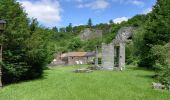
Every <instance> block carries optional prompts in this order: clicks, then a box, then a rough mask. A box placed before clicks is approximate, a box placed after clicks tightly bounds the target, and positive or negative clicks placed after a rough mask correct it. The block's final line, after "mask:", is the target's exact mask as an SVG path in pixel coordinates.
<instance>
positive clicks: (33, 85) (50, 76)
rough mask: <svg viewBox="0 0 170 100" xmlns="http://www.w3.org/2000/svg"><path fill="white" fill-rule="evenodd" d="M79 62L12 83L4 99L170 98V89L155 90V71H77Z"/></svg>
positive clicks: (0, 94) (2, 93)
mask: <svg viewBox="0 0 170 100" xmlns="http://www.w3.org/2000/svg"><path fill="white" fill-rule="evenodd" d="M76 68H78V67H77V66H70V67H61V68H55V69H50V70H46V71H45V74H44V78H42V79H38V80H32V81H28V82H22V83H18V84H11V85H8V86H5V87H4V88H3V89H2V90H0V100H170V91H165V90H153V89H152V87H151V83H152V82H153V80H152V78H151V76H152V75H153V74H154V73H153V72H152V71H147V70H143V69H137V68H129V69H127V70H126V71H123V72H120V71H95V72H93V73H81V74H79V73H73V72H72V71H73V70H74V69H76Z"/></svg>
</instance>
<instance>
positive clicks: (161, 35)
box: [139, 0, 170, 68]
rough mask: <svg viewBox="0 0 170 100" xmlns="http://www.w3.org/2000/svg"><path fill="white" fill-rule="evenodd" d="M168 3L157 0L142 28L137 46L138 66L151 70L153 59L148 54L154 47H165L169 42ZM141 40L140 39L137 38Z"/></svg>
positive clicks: (153, 63) (169, 16)
mask: <svg viewBox="0 0 170 100" xmlns="http://www.w3.org/2000/svg"><path fill="white" fill-rule="evenodd" d="M169 4H170V1H169V0H158V1H157V3H156V5H155V6H154V7H153V11H152V12H151V13H150V14H149V15H148V16H149V17H148V20H147V21H146V24H145V25H144V28H143V31H142V32H143V33H142V34H143V38H142V41H141V43H140V44H141V45H139V49H140V50H141V52H140V62H139V66H143V67H148V68H153V66H154V65H155V59H154V57H153V55H152V53H151V52H150V51H151V49H152V47H154V45H165V44H166V43H168V42H169V41H170V26H169V25H170V12H169V10H170V5H169ZM139 38H141V37H139Z"/></svg>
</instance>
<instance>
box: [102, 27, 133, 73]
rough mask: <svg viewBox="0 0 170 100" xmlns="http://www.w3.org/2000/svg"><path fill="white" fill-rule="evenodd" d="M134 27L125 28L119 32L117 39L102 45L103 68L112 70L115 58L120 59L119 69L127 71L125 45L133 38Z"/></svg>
mask: <svg viewBox="0 0 170 100" xmlns="http://www.w3.org/2000/svg"><path fill="white" fill-rule="evenodd" d="M133 31H134V28H133V27H123V28H121V29H120V30H119V31H118V34H117V36H116V38H115V39H114V40H113V42H112V43H110V44H104V43H103V44H102V68H103V69H107V70H112V69H114V68H116V67H115V65H116V64H114V63H115V62H114V59H115V57H116V58H118V60H117V61H118V63H117V64H118V66H117V68H118V69H120V70H124V69H125V45H126V42H127V40H128V39H129V38H130V37H132V33H133Z"/></svg>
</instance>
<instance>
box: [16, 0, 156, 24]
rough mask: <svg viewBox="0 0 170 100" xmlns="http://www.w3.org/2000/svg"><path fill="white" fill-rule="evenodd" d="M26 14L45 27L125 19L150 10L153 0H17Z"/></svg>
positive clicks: (117, 21)
mask: <svg viewBox="0 0 170 100" xmlns="http://www.w3.org/2000/svg"><path fill="white" fill-rule="evenodd" d="M17 1H18V2H19V3H21V5H22V6H23V7H24V10H25V12H26V13H27V14H28V17H29V18H37V20H38V21H39V23H40V24H41V25H43V26H45V27H54V26H57V27H65V26H68V24H69V23H72V25H73V26H78V25H84V24H87V21H88V19H89V18H91V19H92V22H93V24H94V25H95V24H99V23H108V22H109V20H113V22H114V23H121V22H122V21H127V20H128V19H129V18H131V17H133V16H135V15H136V14H147V13H149V12H151V11H152V7H153V5H154V4H155V3H156V0H17Z"/></svg>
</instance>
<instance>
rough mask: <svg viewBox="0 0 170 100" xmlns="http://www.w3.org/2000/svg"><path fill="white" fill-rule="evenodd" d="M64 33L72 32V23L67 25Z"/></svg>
mask: <svg viewBox="0 0 170 100" xmlns="http://www.w3.org/2000/svg"><path fill="white" fill-rule="evenodd" d="M66 32H73V27H72V23H69V25H68V26H67V27H66Z"/></svg>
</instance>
